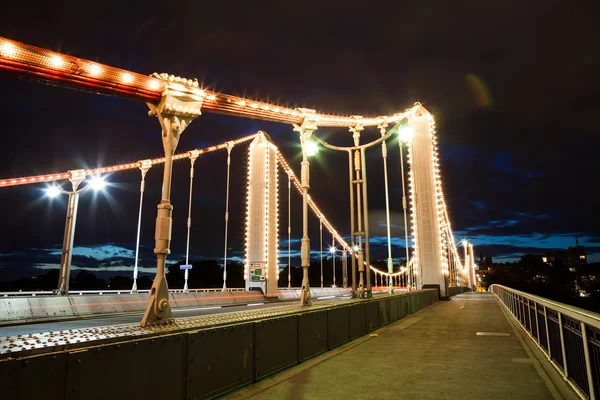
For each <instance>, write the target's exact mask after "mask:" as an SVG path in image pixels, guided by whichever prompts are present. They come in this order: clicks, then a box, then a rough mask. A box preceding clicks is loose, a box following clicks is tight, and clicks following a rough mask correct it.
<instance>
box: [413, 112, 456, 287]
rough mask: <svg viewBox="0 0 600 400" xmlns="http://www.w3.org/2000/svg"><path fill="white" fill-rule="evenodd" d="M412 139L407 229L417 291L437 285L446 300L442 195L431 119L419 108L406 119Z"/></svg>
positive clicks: (445, 256) (446, 268)
mask: <svg viewBox="0 0 600 400" xmlns="http://www.w3.org/2000/svg"><path fill="white" fill-rule="evenodd" d="M408 121H409V126H410V128H411V129H412V130H413V133H414V138H413V141H412V143H411V144H410V145H409V146H408V163H409V165H410V171H409V187H410V207H411V217H412V218H411V219H412V221H411V226H412V235H413V247H414V249H413V257H414V260H415V263H414V265H415V266H416V271H415V274H416V275H417V288H419V289H420V288H422V287H424V286H425V287H427V286H428V285H439V287H440V295H441V296H442V297H446V274H447V271H448V259H447V254H446V250H445V238H444V235H443V233H442V232H443V224H444V209H443V197H442V196H443V195H442V187H441V181H440V174H439V161H438V159H437V145H436V143H435V132H434V125H433V117H432V116H431V114H430V113H429V112H428V111H427V110H426V109H425V108H424V107H422V106H421V107H419V108H418V109H416V110H415V113H414V115H413V116H411V117H410V118H409V119H408Z"/></svg>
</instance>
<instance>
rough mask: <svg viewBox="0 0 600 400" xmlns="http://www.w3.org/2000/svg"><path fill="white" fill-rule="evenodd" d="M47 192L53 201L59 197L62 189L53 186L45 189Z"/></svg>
mask: <svg viewBox="0 0 600 400" xmlns="http://www.w3.org/2000/svg"><path fill="white" fill-rule="evenodd" d="M45 192H46V196H48V197H50V198H51V199H52V198H54V197H57V196H58V195H60V193H61V192H60V189H59V188H58V186H56V185H52V186H49V187H47V188H46V189H45Z"/></svg>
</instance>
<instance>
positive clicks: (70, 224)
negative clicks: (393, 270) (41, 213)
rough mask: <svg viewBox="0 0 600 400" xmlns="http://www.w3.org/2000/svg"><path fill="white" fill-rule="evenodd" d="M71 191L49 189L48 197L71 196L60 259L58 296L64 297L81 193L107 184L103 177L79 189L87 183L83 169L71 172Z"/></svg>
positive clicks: (55, 186) (67, 291)
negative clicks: (82, 183) (84, 182)
mask: <svg viewBox="0 0 600 400" xmlns="http://www.w3.org/2000/svg"><path fill="white" fill-rule="evenodd" d="M69 175H70V178H69V180H70V181H71V185H72V187H73V189H72V190H71V191H67V190H64V189H63V188H61V187H60V186H58V185H53V186H50V187H48V188H47V189H46V190H45V191H46V196H48V197H50V198H54V197H57V196H58V195H60V194H61V193H65V194H68V195H69V201H68V203H67V217H66V221H65V233H64V236H63V246H62V253H61V259H60V273H59V277H58V289H57V292H56V294H57V295H60V296H64V295H67V294H69V275H70V270H71V259H72V257H73V238H74V237H75V222H76V219H77V205H78V204H79V193H81V192H82V191H84V190H86V189H88V188H89V189H94V191H100V190H103V189H104V188H105V187H106V182H105V181H104V179H102V178H101V177H92V179H90V182H88V184H87V185H85V186H84V187H82V188H81V189H78V187H79V185H80V184H81V182H83V181H85V178H86V173H85V170H83V169H78V170H74V171H69Z"/></svg>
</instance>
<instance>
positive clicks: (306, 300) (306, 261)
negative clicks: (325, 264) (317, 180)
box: [294, 119, 317, 306]
mask: <svg viewBox="0 0 600 400" xmlns="http://www.w3.org/2000/svg"><path fill="white" fill-rule="evenodd" d="M316 130H317V125H316V124H314V123H312V122H311V121H310V120H308V119H305V120H304V122H303V123H302V125H294V131H296V132H299V133H300V144H301V145H302V164H301V165H302V168H301V171H300V185H301V187H302V241H301V243H302V244H301V247H300V256H301V260H302V289H301V294H300V305H301V306H310V305H311V304H312V301H311V298H310V281H309V279H308V267H309V266H310V239H309V237H308V188H309V187H310V175H309V174H310V168H309V166H310V163H309V162H308V157H309V155H314V154H315V153H316V151H315V147H316V146H313V144H311V143H312V141H311V140H310V137H311V135H312V133H313V132H314V131H316Z"/></svg>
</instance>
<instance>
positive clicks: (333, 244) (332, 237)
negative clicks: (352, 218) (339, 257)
mask: <svg viewBox="0 0 600 400" xmlns="http://www.w3.org/2000/svg"><path fill="white" fill-rule="evenodd" d="M331 245H332V257H331V262H332V263H333V267H332V269H333V287H335V252H336V248H335V236H334V234H333V233H332V234H331Z"/></svg>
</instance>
